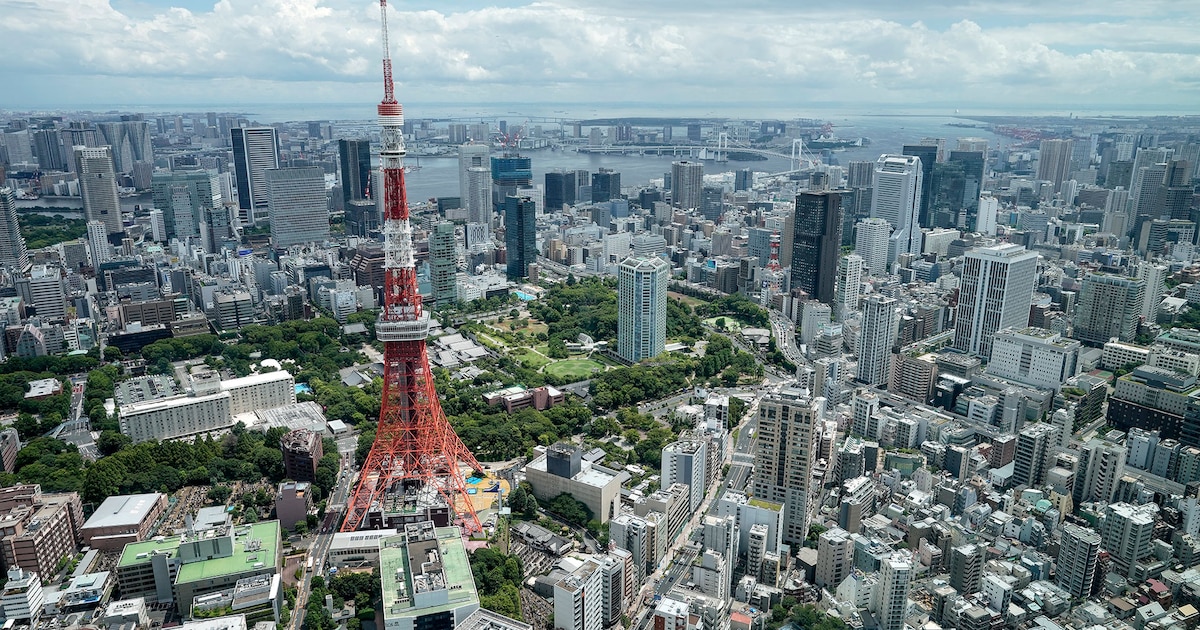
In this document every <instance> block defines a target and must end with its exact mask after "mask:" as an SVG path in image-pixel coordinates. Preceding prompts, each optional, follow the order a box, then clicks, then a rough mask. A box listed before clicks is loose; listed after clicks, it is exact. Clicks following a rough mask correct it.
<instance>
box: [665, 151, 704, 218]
mask: <svg viewBox="0 0 1200 630" xmlns="http://www.w3.org/2000/svg"><path fill="white" fill-rule="evenodd" d="M703 188H704V163H703V162H690V161H688V160H681V161H678V162H672V163H671V205H673V206H675V207H676V208H683V209H684V210H692V209H698V208H699V207H700V201H701V199H700V194H701V191H702V189H703Z"/></svg>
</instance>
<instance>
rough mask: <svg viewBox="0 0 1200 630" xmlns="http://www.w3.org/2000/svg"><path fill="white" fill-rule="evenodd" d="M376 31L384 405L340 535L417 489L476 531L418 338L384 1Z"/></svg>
mask: <svg viewBox="0 0 1200 630" xmlns="http://www.w3.org/2000/svg"><path fill="white" fill-rule="evenodd" d="M379 8H380V11H381V13H382V26H383V101H382V102H381V103H380V104H379V125H380V127H381V129H380V144H381V145H382V146H381V148H380V150H379V158H380V169H381V171H382V174H383V190H382V191H377V194H382V195H383V207H384V227H383V234H384V244H383V248H384V263H383V267H384V273H385V274H386V275H385V281H384V299H383V311H382V312H381V313H380V315H379V321H378V323H377V324H376V325H375V334H376V336H377V337H378V338H379V340H380V341H382V342H383V345H384V351H383V356H384V360H383V361H384V370H383V401H382V406H381V409H380V411H379V427H378V429H377V430H376V432H375V443H374V444H373V445H372V446H371V453H370V455H368V456H367V461H366V463H365V464H364V465H363V467H362V472H361V473H360V477H359V480H358V487H357V488H356V489H355V490H354V494H353V495H352V496H351V498H350V501H349V503H348V504H347V505H346V520H345V522H343V524H342V531H356V530H358V529H359V528H360V527H362V525H363V523H364V520H365V518H366V515H367V513H368V512H370V511H371V510H372V508H373V507H375V508H376V509H378V507H379V505H380V504H381V503H382V502H383V500H384V498H385V497H386V496H387V495H388V494H389V493H395V492H399V491H403V489H404V488H406V487H407V488H415V487H421V488H424V489H425V490H427V491H428V490H433V491H436V492H437V493H438V494H440V495H441V496H442V498H443V499H444V500H445V501H446V502H447V503H448V504H449V506H450V509H451V510H452V511H453V512H454V513H455V514H456V515H457V519H458V521H459V523H460V524H461V525H462V527H463V528H464V529H465V530H467V531H479V530H480V526H479V517H478V516H476V514H475V510H474V508H473V507H472V506H471V501H470V495H468V493H467V487H466V483H465V481H464V479H463V469H464V468H468V469H470V470H482V468H481V467H480V466H479V462H477V461H476V460H475V456H474V455H472V454H471V451H469V450H467V447H466V446H465V445H464V444H463V443H462V440H461V439H459V437H458V435H457V434H455V433H454V429H453V428H451V426H450V422H449V421H447V420H446V414H445V412H443V411H442V404H441V402H440V401H439V400H438V395H437V392H436V391H434V387H433V374H432V372H431V371H430V369H429V356H428V354H427V352H426V348H425V337H426V336H427V334H428V332H429V313H427V312H425V311H424V310H422V309H421V296H420V295H419V294H418V293H417V272H416V265H415V263H414V261H413V239H412V226H411V225H410V224H409V220H408V199H407V197H406V193H405V189H404V155H405V150H404V132H403V127H404V112H403V109H402V108H401V106H400V104H399V103H397V102H396V96H395V87H394V84H393V83H392V59H391V53H390V52H389V51H388V32H387V0H379Z"/></svg>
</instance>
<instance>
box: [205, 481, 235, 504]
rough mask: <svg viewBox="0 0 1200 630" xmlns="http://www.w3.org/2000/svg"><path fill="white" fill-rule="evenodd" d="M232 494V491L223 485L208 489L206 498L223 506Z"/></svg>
mask: <svg viewBox="0 0 1200 630" xmlns="http://www.w3.org/2000/svg"><path fill="white" fill-rule="evenodd" d="M232 494H233V490H230V489H229V486H225V485H215V486H213V487H211V488H209V489H208V498H209V499H212V501H213V502H214V503H219V504H223V503H225V502H226V501H228V500H229V497H230V496H231V495H232Z"/></svg>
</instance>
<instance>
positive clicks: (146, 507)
mask: <svg viewBox="0 0 1200 630" xmlns="http://www.w3.org/2000/svg"><path fill="white" fill-rule="evenodd" d="M161 500H163V495H162V494H160V493H158V492H152V493H150V494H129V495H122V496H116V497H108V498H107V499H105V500H104V503H101V504H100V507H98V508H96V511H95V512H94V513H92V517H91V518H89V519H88V520H87V522H86V523H84V524H83V527H84V529H89V528H92V527H121V526H137V525H141V523H142V521H143V520H145V518H146V516H148V515H149V514H150V511H151V510H152V509H154V506H155V504H157V503H158V502H159V501H161Z"/></svg>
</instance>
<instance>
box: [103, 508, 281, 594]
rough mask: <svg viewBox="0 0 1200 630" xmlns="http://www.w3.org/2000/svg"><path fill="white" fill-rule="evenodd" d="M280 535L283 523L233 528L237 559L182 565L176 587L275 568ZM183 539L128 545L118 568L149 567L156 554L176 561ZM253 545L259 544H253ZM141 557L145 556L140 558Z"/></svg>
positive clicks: (234, 551) (191, 536) (219, 559)
mask: <svg viewBox="0 0 1200 630" xmlns="http://www.w3.org/2000/svg"><path fill="white" fill-rule="evenodd" d="M279 533H280V531H279V521H264V522H261V523H255V524H253V525H238V526H235V527H233V555H231V556H228V557H225V558H213V559H211V560H201V561H197V562H189V563H187V564H184V565H181V566H180V567H179V576H178V577H177V578H176V580H175V581H176V583H181V582H182V583H187V582H196V581H199V580H205V579H210V578H215V577H220V576H224V575H232V574H236V573H245V572H249V571H252V570H254V568H255V566H254V565H256V564H258V563H260V562H261V563H262V564H263V566H264V567H274V566H275V561H276V559H277V558H278V557H279ZM183 538H184V537H183V536H170V537H167V538H164V539H162V540H146V541H142V542H137V543H130V544H128V545H125V550H124V551H123V552H121V559H120V561H119V562H118V563H117V567H118V568H121V567H127V566H132V565H136V564H142V563H148V562H150V556H151V555H152V554H153V553H154V552H155V551H158V552H166V553H170V555H171V557H172V558H178V557H179V545H180V544H181V541H182V540H183ZM187 538H189V539H194V538H197V535H195V534H189V535H188V536H187ZM251 541H256V542H255V543H251ZM248 545H251V547H252V548H251V549H250V550H247V546H248ZM142 554H145V555H142ZM139 555H141V557H140V558H139V557H138V556H139ZM260 568H262V567H260Z"/></svg>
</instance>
